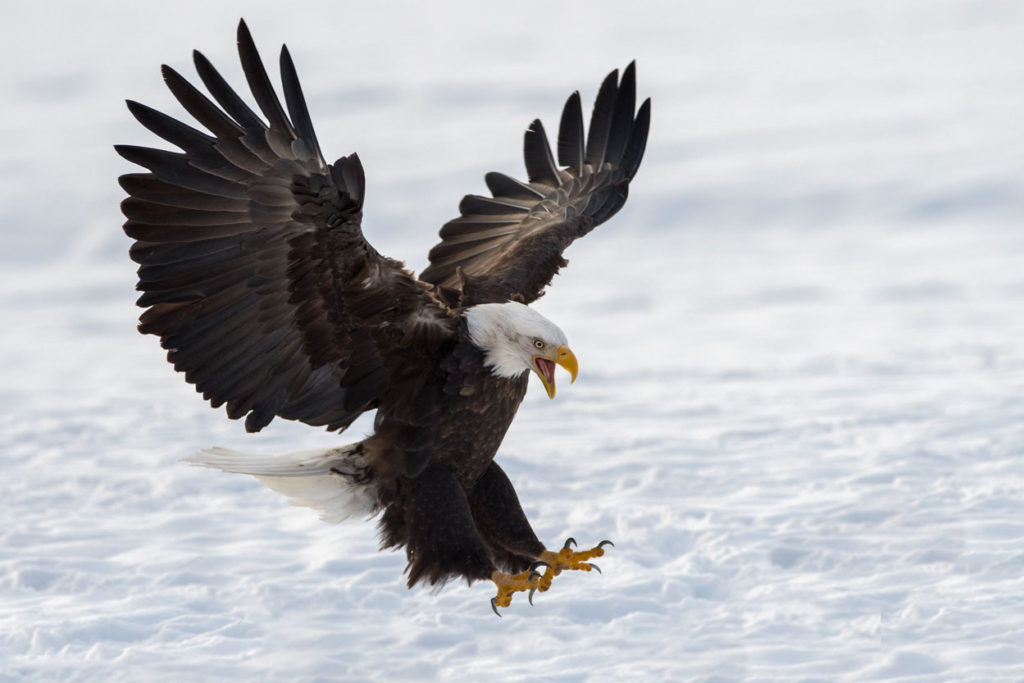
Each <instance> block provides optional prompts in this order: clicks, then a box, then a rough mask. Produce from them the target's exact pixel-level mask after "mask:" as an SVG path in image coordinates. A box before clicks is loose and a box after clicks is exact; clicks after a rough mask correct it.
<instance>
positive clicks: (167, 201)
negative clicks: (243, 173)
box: [117, 173, 249, 211]
mask: <svg viewBox="0 0 1024 683" xmlns="http://www.w3.org/2000/svg"><path fill="white" fill-rule="evenodd" d="M117 181H118V184H120V185H121V187H122V189H124V191H125V192H127V193H128V194H129V195H131V196H132V197H136V198H138V199H144V200H145V201H147V202H150V203H152V204H162V205H164V206H175V207H179V208H183V209H198V210H200V211H245V210H246V208H247V207H248V206H249V202H248V201H247V200H244V199H235V198H232V197H221V196H218V195H215V194H203V193H201V192H192V191H189V190H186V189H184V188H181V187H178V186H177V185H171V184H170V183H165V182H164V181H162V180H160V179H158V178H156V177H155V176H154V175H153V174H151V173H125V174H124V175H122V176H121V177H120V178H118V179H117Z"/></svg>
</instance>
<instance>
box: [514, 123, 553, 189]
mask: <svg viewBox="0 0 1024 683" xmlns="http://www.w3.org/2000/svg"><path fill="white" fill-rule="evenodd" d="M523 157H524V159H525V160H526V175H527V176H528V177H529V179H530V182H531V183H544V184H546V185H551V186H553V187H558V186H560V185H561V184H562V180H561V178H559V176H558V167H557V166H556V165H555V159H554V157H552V156H551V145H549V144H548V136H547V133H545V132H544V124H542V123H541V122H540V119H534V120H533V123H531V124H530V127H529V128H527V129H526V133H525V134H524V135H523Z"/></svg>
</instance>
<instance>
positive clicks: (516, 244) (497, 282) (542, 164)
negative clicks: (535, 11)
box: [419, 63, 651, 306]
mask: <svg viewBox="0 0 1024 683" xmlns="http://www.w3.org/2000/svg"><path fill="white" fill-rule="evenodd" d="M618 76H619V74H618V70H616V71H613V72H611V73H610V74H608V76H607V78H605V80H604V83H602V84H601V89H600V90H599V91H598V94H597V100H596V101H595V103H594V113H593V115H592V117H591V119H590V131H589V134H588V135H587V136H586V139H584V135H583V113H582V109H581V107H580V95H579V93H578V92H575V93H573V94H572V95H571V96H570V97H569V99H568V101H567V102H566V103H565V109H564V110H563V111H562V120H561V125H560V126H559V131H558V164H556V163H555V159H554V157H553V156H552V154H551V148H550V146H549V144H548V139H547V135H546V134H545V133H544V126H542V125H541V122H540V120H535V121H534V122H533V123H532V124H531V125H530V127H529V129H528V130H527V131H526V136H525V139H524V144H523V152H524V157H525V160H526V172H527V175H528V177H529V181H528V182H520V181H518V180H515V179H514V178H511V177H509V176H507V175H504V174H501V173H488V174H487V175H486V176H485V180H486V182H487V187H488V189H490V191H491V194H492V195H493V197H482V196H478V195H466V197H464V198H463V200H462V202H461V203H460V204H459V213H460V214H461V215H460V216H459V217H458V218H456V219H454V220H452V221H449V222H448V223H446V224H445V225H444V227H443V228H441V242H440V243H439V244H437V245H436V246H435V247H434V248H433V249H431V250H430V265H429V266H428V267H427V268H426V269H425V270H424V271H423V272H422V273H420V276H419V277H420V280H423V281H424V282H428V283H431V284H434V285H438V286H440V287H442V288H447V289H448V290H449V291H450V292H453V294H454V295H455V297H454V298H457V299H458V302H459V303H460V304H461V305H463V306H468V305H473V304H480V303H491V302H503V301H520V302H522V303H530V302H531V301H533V300H535V299H537V298H538V297H539V296H541V295H542V294H543V291H544V287H546V286H547V285H548V283H549V282H550V281H551V278H552V277H554V275H555V273H557V272H558V269H559V268H561V267H562V266H564V265H565V264H566V261H565V260H564V259H563V258H562V252H563V251H564V250H565V248H566V247H568V246H569V245H570V244H571V243H572V242H573V240H575V239H576V238H578V237H582V236H583V235H585V234H587V233H588V232H590V231H591V230H592V229H593V228H594V227H595V226H597V225H599V224H601V223H603V222H604V221H606V220H608V219H609V218H611V217H612V216H613V215H614V214H615V213H616V212H617V211H618V210H619V209H621V208H622V205H623V204H625V202H626V197H627V195H628V192H629V182H630V180H632V179H633V176H634V174H636V171H637V168H638V167H639V166H640V160H641V159H642V158H643V154H644V149H645V147H646V145H647V131H648V127H649V125H650V115H651V101H650V98H648V99H647V100H645V101H644V103H643V104H642V105H640V109H639V110H638V111H636V112H635V113H634V107H635V104H636V67H635V64H633V63H631V64H630V65H629V66H628V67H626V69H625V71H624V72H623V74H622V80H621V81H620V80H619V78H618ZM559 165H561V166H562V167H563V168H559Z"/></svg>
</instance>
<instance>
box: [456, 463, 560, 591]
mask: <svg viewBox="0 0 1024 683" xmlns="http://www.w3.org/2000/svg"><path fill="white" fill-rule="evenodd" d="M468 499H469V506H470V508H471V510H472V512H473V521H475V522H476V526H477V529H479V530H480V535H481V536H483V538H484V540H485V541H486V542H487V545H489V546H490V547H491V551H492V552H493V553H494V558H495V562H496V563H497V564H498V566H500V567H502V568H503V569H506V570H508V571H512V572H519V571H523V570H524V569H526V568H527V567H529V566H530V565H531V564H533V563H534V562H536V561H537V560H538V559H540V555H541V553H543V552H544V544H543V543H541V542H540V540H538V539H537V535H536V534H535V533H533V528H532V527H531V526H530V522H529V521H528V520H527V519H526V513H524V512H523V508H522V506H521V505H520V504H519V497H518V496H517V495H516V491H515V489H514V488H512V482H510V481H509V480H508V476H507V475H506V474H505V472H504V471H503V470H502V469H501V468H500V467H499V466H498V464H497V463H495V462H491V464H490V466H489V467H488V468H487V471H485V472H484V474H483V476H481V477H480V478H479V479H478V480H477V482H476V484H475V485H474V487H473V488H472V489H471V490H470V491H469V495H468Z"/></svg>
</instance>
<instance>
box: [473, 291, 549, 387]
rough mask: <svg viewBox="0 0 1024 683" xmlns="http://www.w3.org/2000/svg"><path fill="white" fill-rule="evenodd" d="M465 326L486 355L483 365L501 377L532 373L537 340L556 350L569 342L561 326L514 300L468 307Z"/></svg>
mask: <svg viewBox="0 0 1024 683" xmlns="http://www.w3.org/2000/svg"><path fill="white" fill-rule="evenodd" d="M466 323H467V325H468V327H469V338H470V340H471V341H472V342H473V344H475V345H476V346H477V347H479V348H480V349H482V350H483V352H484V365H486V366H487V367H489V368H491V372H493V373H494V374H495V375H497V376H499V377H518V376H519V375H521V374H523V373H524V372H526V371H527V370H531V369H532V368H533V356H534V354H536V353H537V348H536V346H535V345H534V344H535V342H536V341H537V340H538V339H539V340H541V341H542V342H544V344H545V345H549V346H550V348H553V349H557V348H559V347H562V346H566V345H568V343H569V341H568V340H567V339H566V337H565V333H564V332H562V330H560V329H559V328H558V325H555V324H554V323H553V322H551V321H550V320H548V319H547V318H545V317H544V316H542V315H541V314H540V313H538V312H537V311H535V310H533V309H532V308H530V307H529V306H525V305H523V304H520V303H517V302H515V301H509V302H507V303H503V304H480V305H478V306H473V307H472V308H468V309H466Z"/></svg>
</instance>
